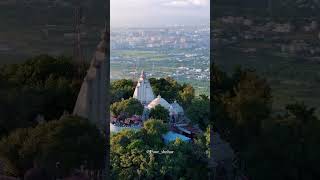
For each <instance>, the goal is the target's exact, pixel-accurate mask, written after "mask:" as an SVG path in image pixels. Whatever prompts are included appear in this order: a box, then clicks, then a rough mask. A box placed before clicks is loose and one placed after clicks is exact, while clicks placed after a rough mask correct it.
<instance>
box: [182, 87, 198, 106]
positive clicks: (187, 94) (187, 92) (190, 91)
mask: <svg viewBox="0 0 320 180" xmlns="http://www.w3.org/2000/svg"><path fill="white" fill-rule="evenodd" d="M194 97H195V90H194V88H193V87H192V86H191V85H190V84H184V85H183V87H182V90H180V91H179V97H178V99H179V101H180V102H181V103H182V106H183V107H186V106H187V105H188V104H190V103H191V101H192V99H193V98H194Z"/></svg>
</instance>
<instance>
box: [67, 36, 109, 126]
mask: <svg viewBox="0 0 320 180" xmlns="http://www.w3.org/2000/svg"><path fill="white" fill-rule="evenodd" d="M106 38H108V37H107V32H104V34H103V35H102V40H101V42H100V43H99V45H98V46H97V50H96V52H95V53H94V56H93V58H92V60H91V64H90V67H89V69H88V71H87V74H86V76H85V78H84V81H83V83H82V86H81V89H80V92H79V95H78V98H77V102H76V105H75V107H74V110H73V115H77V116H80V117H83V118H87V119H88V120H89V121H90V122H92V123H93V124H96V125H98V126H99V127H102V126H104V125H105V124H106V118H107V117H106V116H107V114H106V113H107V112H106V108H107V107H106V101H107V95H106V93H107V70H108V69H107V68H108V66H107V61H106V48H107V47H106V46H107V45H108V44H107V42H106V40H107V39H106Z"/></svg>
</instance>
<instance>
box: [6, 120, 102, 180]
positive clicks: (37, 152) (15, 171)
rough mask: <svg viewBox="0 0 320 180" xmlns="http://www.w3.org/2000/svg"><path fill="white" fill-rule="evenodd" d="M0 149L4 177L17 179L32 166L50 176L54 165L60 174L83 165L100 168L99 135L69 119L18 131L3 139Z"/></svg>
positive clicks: (92, 127)
mask: <svg viewBox="0 0 320 180" xmlns="http://www.w3.org/2000/svg"><path fill="white" fill-rule="evenodd" d="M0 147H1V148H0V160H1V161H2V162H4V165H5V172H6V174H8V175H14V176H20V177H21V176H22V175H23V174H24V172H25V171H26V170H27V169H29V168H31V167H32V166H33V164H34V163H36V164H37V165H38V166H40V167H43V168H45V169H46V170H47V171H48V172H50V173H54V172H53V170H54V169H55V164H56V162H60V163H61V173H63V174H68V173H69V172H70V170H72V169H73V168H79V167H80V165H81V164H82V163H83V162H84V161H87V162H88V168H89V169H100V168H103V167H104V160H103V157H104V153H105V139H104V137H103V135H102V134H101V132H100V131H99V130H98V129H97V128H96V127H95V126H94V125H91V124H90V123H89V122H88V121H87V120H85V119H81V118H78V117H73V116H66V117H64V118H62V119H60V120H56V121H50V122H48V123H44V124H40V125H38V126H36V127H35V128H28V129H19V130H17V131H15V132H12V133H10V135H9V136H8V137H4V138H3V139H2V140H1V142H0Z"/></svg>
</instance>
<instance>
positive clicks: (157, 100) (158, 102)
mask: <svg viewBox="0 0 320 180" xmlns="http://www.w3.org/2000/svg"><path fill="white" fill-rule="evenodd" d="M157 105H161V106H162V107H164V108H166V109H167V110H168V111H169V110H170V104H169V103H168V102H167V101H166V100H165V99H163V98H162V97H161V96H160V95H158V97H157V98H155V99H154V100H153V101H151V102H150V103H149V104H148V106H147V107H148V109H152V108H155V107H156V106H157Z"/></svg>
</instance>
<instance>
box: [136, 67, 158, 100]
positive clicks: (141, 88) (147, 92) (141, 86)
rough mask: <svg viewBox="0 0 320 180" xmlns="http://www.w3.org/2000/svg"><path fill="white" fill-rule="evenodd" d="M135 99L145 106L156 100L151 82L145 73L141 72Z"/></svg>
mask: <svg viewBox="0 0 320 180" xmlns="http://www.w3.org/2000/svg"><path fill="white" fill-rule="evenodd" d="M133 98H136V99H138V100H139V101H140V102H141V103H142V104H143V105H147V104H149V103H150V102H151V101H152V100H153V99H154V94H153V91H152V88H151V85H150V82H149V80H148V79H147V77H146V74H145V72H144V71H142V72H141V75H140V79H139V81H138V84H137V86H136V89H135V90H134V94H133Z"/></svg>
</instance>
